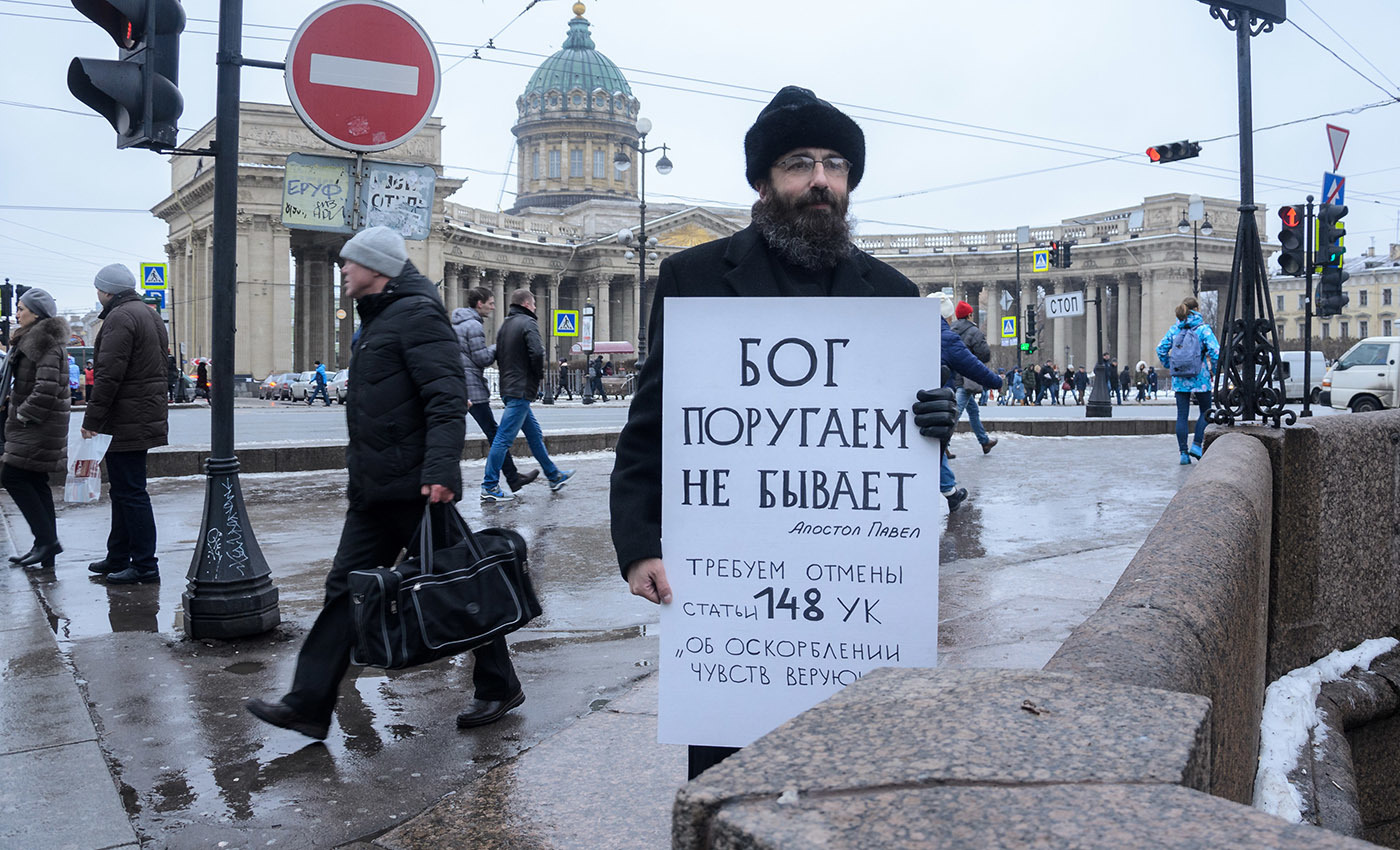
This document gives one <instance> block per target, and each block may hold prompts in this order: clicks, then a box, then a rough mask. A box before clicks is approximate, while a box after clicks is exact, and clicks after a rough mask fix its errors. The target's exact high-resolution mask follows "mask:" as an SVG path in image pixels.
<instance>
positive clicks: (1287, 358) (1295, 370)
mask: <svg viewBox="0 0 1400 850" xmlns="http://www.w3.org/2000/svg"><path fill="white" fill-rule="evenodd" d="M1279 354H1280V356H1282V358H1283V389H1284V392H1285V393H1287V395H1288V400H1289V401H1302V400H1303V361H1304V359H1305V358H1304V356H1303V355H1305V354H1307V352H1305V351H1280V352H1279ZM1310 372H1311V374H1310V375H1308V379H1309V381H1310V383H1311V386H1312V403H1313V404H1318V403H1319V400H1320V399H1321V398H1322V377H1323V376H1324V375H1326V374H1327V358H1325V357H1323V356H1322V352H1321V351H1314V352H1312V369H1311V370H1310Z"/></svg>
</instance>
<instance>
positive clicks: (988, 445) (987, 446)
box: [982, 437, 997, 455]
mask: <svg viewBox="0 0 1400 850" xmlns="http://www.w3.org/2000/svg"><path fill="white" fill-rule="evenodd" d="M996 444H997V438H996V437H992V438H991V439H989V440H987V442H985V443H983V444H982V454H984V455H985V454H991V453H992V449H993V448H995V447H996Z"/></svg>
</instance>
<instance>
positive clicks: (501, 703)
mask: <svg viewBox="0 0 1400 850" xmlns="http://www.w3.org/2000/svg"><path fill="white" fill-rule="evenodd" d="M524 701H525V692H524V691H516V692H515V696H513V697H510V698H508V699H501V700H496V699H474V700H472V701H471V702H470V703H468V704H467V710H466V711H464V712H462V713H461V714H459V715H457V728H458V729H471V728H473V727H476V726H485V725H486V724H488V723H495V722H496V721H497V720H500V719H501V718H502V717H505V716H506V712H508V711H510V710H511V709H512V708H515V707H517V706H519V705H520V704H521V703H522V702H524Z"/></svg>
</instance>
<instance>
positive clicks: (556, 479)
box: [549, 469, 574, 490]
mask: <svg viewBox="0 0 1400 850" xmlns="http://www.w3.org/2000/svg"><path fill="white" fill-rule="evenodd" d="M573 477H574V471H573V470H572V469H561V470H559V473H558V474H557V475H553V476H550V479H549V489H551V490H558V489H559V488H560V487H563V486H564V485H565V484H566V483H568V480H569V479H570V478H573Z"/></svg>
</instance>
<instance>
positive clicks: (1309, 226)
mask: <svg viewBox="0 0 1400 850" xmlns="http://www.w3.org/2000/svg"><path fill="white" fill-rule="evenodd" d="M1329 126H1330V125H1329ZM1313 229H1314V228H1313V196H1312V195H1308V211H1307V213H1306V214H1305V215H1304V217H1303V256H1304V258H1305V259H1304V261H1303V267H1304V268H1305V269H1306V270H1307V273H1306V275H1305V276H1304V280H1305V281H1306V283H1305V284H1304V296H1303V415H1304V416H1312V314H1313V287H1312V277H1313V263H1314V262H1315V258H1314V257H1313Z"/></svg>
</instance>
